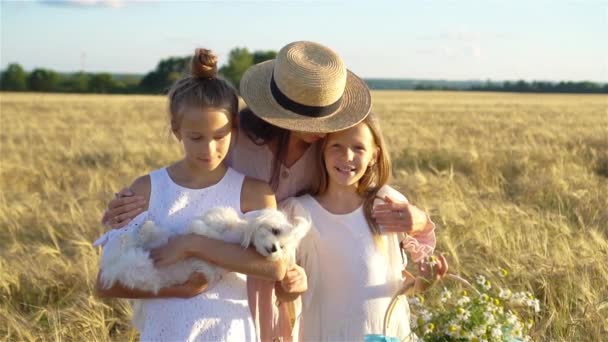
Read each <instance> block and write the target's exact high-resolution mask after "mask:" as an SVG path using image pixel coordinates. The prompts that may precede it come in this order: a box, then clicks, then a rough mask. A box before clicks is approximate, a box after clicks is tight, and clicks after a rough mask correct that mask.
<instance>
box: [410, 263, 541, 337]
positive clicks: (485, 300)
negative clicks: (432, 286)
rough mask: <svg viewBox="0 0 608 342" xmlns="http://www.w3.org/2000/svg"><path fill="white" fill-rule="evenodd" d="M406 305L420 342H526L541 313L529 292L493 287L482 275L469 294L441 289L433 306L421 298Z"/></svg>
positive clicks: (417, 296)
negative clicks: (536, 316) (535, 319)
mask: <svg viewBox="0 0 608 342" xmlns="http://www.w3.org/2000/svg"><path fill="white" fill-rule="evenodd" d="M501 275H502V276H506V275H507V271H506V270H501ZM446 278H447V279H449V278H450V275H448V276H447V277H446ZM455 278H457V277H454V276H452V279H455ZM465 283H466V282H465ZM467 284H468V283H467ZM469 285H470V284H469ZM408 301H409V303H410V308H411V312H412V315H411V319H412V322H411V326H412V330H413V331H414V332H415V333H416V334H417V335H418V337H419V338H421V339H422V340H423V341H479V342H481V341H488V342H490V341H509V342H510V341H529V340H530V336H529V335H528V333H529V331H530V330H531V328H532V324H533V322H534V320H533V318H534V315H535V314H537V313H538V312H540V303H539V301H538V299H536V298H534V296H533V295H532V294H531V293H530V292H513V291H511V290H510V289H508V288H499V287H498V288H497V287H493V286H492V284H491V283H490V281H489V280H487V279H486V277H484V276H483V275H478V276H477V278H476V281H475V282H474V284H473V285H472V286H471V288H470V289H469V290H464V289H462V290H458V291H455V290H454V291H450V290H448V289H447V288H445V287H444V288H443V291H442V292H441V294H440V295H439V300H438V301H435V302H436V304H435V305H432V306H430V305H428V304H426V303H425V300H424V296H422V295H421V294H418V295H416V296H413V297H411V298H409V299H408Z"/></svg>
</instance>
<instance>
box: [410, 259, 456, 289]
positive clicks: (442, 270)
mask: <svg viewBox="0 0 608 342" xmlns="http://www.w3.org/2000/svg"><path fill="white" fill-rule="evenodd" d="M418 272H419V275H418V276H414V275H413V274H411V273H410V272H408V271H404V273H405V281H404V284H403V287H402V288H401V293H405V294H407V295H414V294H416V293H421V292H424V291H426V290H428V289H429V288H431V287H432V286H433V285H435V283H437V281H439V280H441V279H442V278H443V277H444V276H445V275H446V274H447V273H448V262H447V260H446V259H445V256H444V255H443V254H441V255H439V256H438V257H436V256H431V257H429V258H425V259H424V260H422V261H420V262H419V263H418Z"/></svg>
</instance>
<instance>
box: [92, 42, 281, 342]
mask: <svg viewBox="0 0 608 342" xmlns="http://www.w3.org/2000/svg"><path fill="white" fill-rule="evenodd" d="M216 65H217V58H216V57H215V56H214V55H213V54H212V53H211V52H210V51H209V50H204V49H197V50H196V54H195V56H194V57H193V59H192V75H191V76H188V77H185V78H183V79H181V80H179V81H177V82H176V83H175V84H174V85H173V87H172V88H171V90H170V92H169V113H170V120H171V129H172V131H173V134H174V135H175V137H176V138H177V139H178V140H179V141H180V142H181V143H182V145H183V149H184V156H183V158H182V159H181V160H179V161H177V162H175V163H174V164H172V165H169V166H167V167H165V168H162V169H160V170H156V171H153V172H152V173H150V174H149V175H146V176H143V177H140V178H138V179H136V180H135V182H134V183H133V184H132V185H131V189H132V190H133V191H134V193H135V194H137V195H139V196H142V197H144V198H145V199H146V202H147V203H148V205H147V208H146V209H147V210H146V211H145V212H143V213H141V214H140V215H138V217H136V218H135V219H134V220H133V221H131V223H130V224H129V226H127V227H126V228H123V229H136V227H137V226H138V225H139V224H141V223H142V222H144V221H145V220H153V221H155V223H156V224H158V225H159V226H161V227H163V228H165V229H169V230H171V231H173V232H174V233H180V232H181V231H183V230H184V229H185V228H186V227H188V225H189V223H190V221H191V220H192V219H193V218H194V217H196V216H200V215H202V214H203V213H204V212H205V211H207V210H208V209H210V208H213V207H217V206H226V207H232V208H235V209H237V210H238V211H242V212H252V211H256V210H259V209H264V208H276V201H275V198H274V195H273V192H272V190H271V189H270V187H269V186H268V184H267V183H265V182H261V181H258V180H254V179H250V178H246V177H245V176H244V175H242V174H241V173H239V172H237V171H235V170H233V169H232V168H230V167H228V166H227V165H226V164H225V162H224V159H225V157H226V154H227V153H228V150H229V147H230V141H231V135H232V134H233V132H234V130H235V116H236V114H237V112H238V98H237V96H236V94H235V91H234V90H233V89H232V88H231V87H230V86H229V85H228V84H227V83H225V81H223V80H220V79H218V78H217V77H216V76H217V75H216V73H217V66H216ZM120 232H121V231H120V230H113V231H110V232H108V233H107V234H106V235H104V236H103V237H102V238H101V239H100V240H98V242H97V244H100V245H104V244H105V242H106V241H107V239H112V238H115V237H117V236H118V235H119V234H120ZM191 256H196V257H201V258H204V259H205V260H209V261H212V262H213V263H215V264H217V265H219V266H221V267H224V268H226V269H228V270H231V271H234V272H231V273H228V274H227V275H225V276H224V277H222V279H221V280H220V281H219V282H217V283H216V284H213V286H212V287H210V288H209V289H207V287H208V286H207V283H206V279H204V276H202V275H200V274H194V275H193V276H192V277H191V278H190V279H189V280H188V281H187V282H186V283H185V284H181V285H176V286H172V287H167V288H163V289H161V290H160V291H159V292H158V293H156V294H155V293H151V292H146V291H142V290H138V289H131V288H127V287H125V286H122V285H121V284H120V283H116V284H115V285H114V286H113V287H111V288H103V286H101V284H100V282H99V279H98V283H97V291H98V294H99V295H101V296H105V297H120V298H139V299H142V302H143V303H142V304H143V307H144V312H145V317H143V322H142V323H141V324H140V326H138V327H137V328H138V329H139V330H140V338H141V340H144V341H150V340H162V341H169V340H171V341H256V340H257V337H256V331H255V324H254V322H253V319H252V316H251V312H250V310H249V307H248V297H247V287H246V277H245V275H244V274H249V275H254V276H257V277H261V278H265V279H268V280H272V281H278V280H281V279H283V278H284V275H285V272H286V270H285V265H284V264H283V262H281V261H276V262H275V261H269V260H267V259H266V258H264V257H262V256H261V255H259V254H258V253H257V252H255V251H254V250H252V249H243V248H242V247H241V246H240V245H231V244H228V243H222V242H219V241H216V240H212V239H206V238H203V237H200V238H199V239H197V240H196V248H193V249H192V251H191ZM236 272H239V273H236Z"/></svg>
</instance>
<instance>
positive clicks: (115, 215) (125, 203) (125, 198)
mask: <svg viewBox="0 0 608 342" xmlns="http://www.w3.org/2000/svg"><path fill="white" fill-rule="evenodd" d="M144 207H146V200H145V199H144V198H143V197H142V196H135V194H134V193H133V191H131V189H129V188H123V189H122V190H120V192H119V193H117V194H116V195H115V197H114V199H112V200H111V201H110V203H108V207H107V208H106V211H105V212H104V213H103V217H102V218H101V223H102V224H103V225H104V226H106V227H108V228H112V229H116V228H122V227H124V226H126V225H127V224H128V223H129V222H130V221H131V220H132V219H133V218H135V217H136V216H137V215H139V214H140V213H141V212H143V211H144Z"/></svg>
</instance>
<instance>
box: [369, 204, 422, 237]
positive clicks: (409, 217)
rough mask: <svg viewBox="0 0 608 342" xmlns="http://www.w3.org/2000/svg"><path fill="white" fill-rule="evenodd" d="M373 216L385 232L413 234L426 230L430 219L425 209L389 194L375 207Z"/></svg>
mask: <svg viewBox="0 0 608 342" xmlns="http://www.w3.org/2000/svg"><path fill="white" fill-rule="evenodd" d="M372 216H373V217H374V220H375V221H376V223H377V224H379V225H381V226H382V228H383V229H384V231H385V232H392V233H407V234H409V235H411V236H416V235H418V234H421V233H423V232H425V231H426V230H427V229H428V223H429V221H430V219H429V217H428V215H427V214H426V212H425V211H424V210H422V209H420V208H418V207H416V206H415V205H412V204H409V203H408V202H407V201H406V202H402V201H394V200H393V199H391V198H390V197H388V196H385V197H384V203H381V204H378V205H376V206H375V207H374V211H373V213H372Z"/></svg>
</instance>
